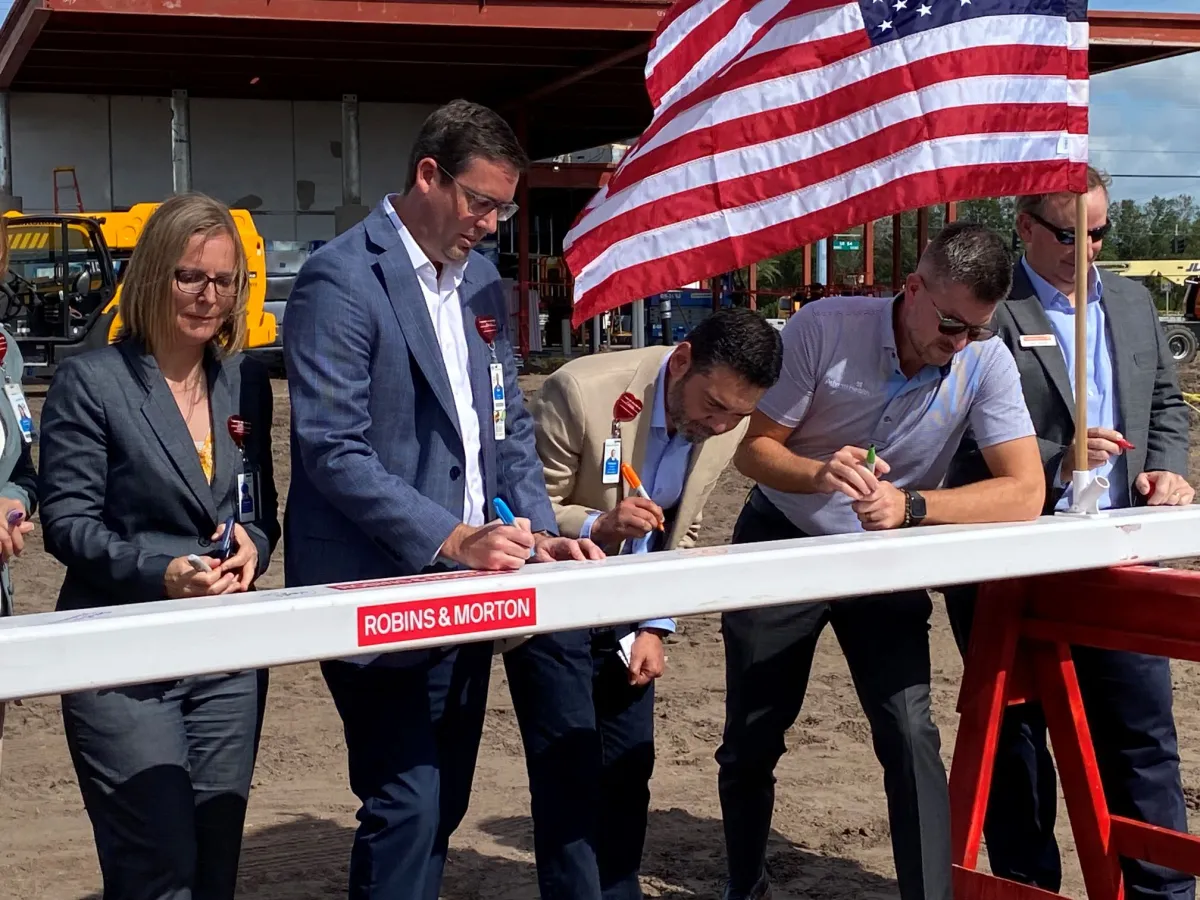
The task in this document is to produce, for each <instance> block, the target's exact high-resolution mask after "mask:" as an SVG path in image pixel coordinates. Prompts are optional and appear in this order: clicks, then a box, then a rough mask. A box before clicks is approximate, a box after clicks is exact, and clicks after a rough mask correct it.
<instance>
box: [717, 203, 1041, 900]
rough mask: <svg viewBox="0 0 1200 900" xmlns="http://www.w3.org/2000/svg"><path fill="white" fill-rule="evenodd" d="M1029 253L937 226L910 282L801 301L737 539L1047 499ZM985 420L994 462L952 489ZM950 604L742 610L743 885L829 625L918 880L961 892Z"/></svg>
mask: <svg viewBox="0 0 1200 900" xmlns="http://www.w3.org/2000/svg"><path fill="white" fill-rule="evenodd" d="M1011 267H1012V260H1011V258H1010V257H1009V254H1008V250H1007V248H1006V247H1005V243H1004V241H1003V239H1002V238H1001V237H1000V236H999V235H997V234H996V233H994V232H992V231H989V230H988V229H986V228H984V227H982V226H979V225H972V224H967V223H956V224H954V225H950V226H948V227H947V228H945V229H944V230H943V231H942V232H941V233H940V234H939V235H938V236H937V237H936V238H935V239H934V240H933V242H932V243H930V245H929V247H928V249H927V250H926V251H925V253H924V255H923V256H922V258H921V261H920V264H919V265H918V267H917V271H916V272H915V273H913V274H912V275H909V276H908V278H907V279H906V281H905V286H904V291H903V293H901V294H900V295H899V296H897V297H895V298H874V297H837V298H830V299H828V300H823V301H822V302H820V303H813V304H809V305H806V306H805V307H804V308H802V309H801V310H800V311H799V312H798V313H796V314H795V315H794V316H792V318H791V319H790V320H789V321H788V324H787V326H786V327H785V328H784V330H783V335H782V337H783V347H784V356H783V373H782V375H781V377H780V379H779V381H778V382H777V383H776V385H775V386H774V387H773V388H771V389H770V390H769V391H768V392H767V393H766V395H765V396H764V397H763V399H762V401H761V402H760V403H759V405H758V409H757V411H755V413H754V414H753V416H752V417H751V420H750V425H749V428H748V431H747V435H746V437H745V439H744V440H743V442H742V444H741V447H740V448H739V450H738V453H737V456H736V457H735V463H736V465H737V467H738V469H740V470H741V472H742V473H743V474H745V475H747V476H749V477H750V478H753V479H754V480H755V481H757V482H758V484H757V485H756V486H755V488H754V489H753V490H752V491H751V493H750V497H749V498H748V500H747V502H746V505H745V507H744V508H743V509H742V512H741V515H740V516H739V518H738V522H737V525H736V527H735V529H734V536H733V540H734V542H735V543H751V542H756V541H770V540H784V539H791V538H802V537H809V536H815V535H829V534H844V533H852V532H858V531H863V530H867V531H879V530H885V529H893V528H909V527H916V526H920V525H934V524H938V525H940V524H949V523H960V522H995V521H1015V520H1022V519H1032V518H1033V517H1035V516H1036V515H1037V514H1038V513H1039V512H1040V511H1041V506H1042V497H1043V494H1044V492H1045V485H1044V483H1043V478H1042V471H1041V462H1040V460H1039V457H1038V449H1037V441H1036V439H1035V438H1034V432H1033V425H1032V423H1031V422H1030V420H1029V412H1028V411H1027V410H1026V408H1025V401H1024V400H1023V399H1022V397H1021V385H1020V380H1019V378H1018V376H1017V370H1016V366H1015V365H1014V363H1013V358H1012V354H1011V353H1010V352H1009V350H1008V348H1007V347H1005V346H1004V344H1003V343H1001V342H1000V341H997V340H992V339H991V338H992V335H993V332H992V326H991V322H992V317H993V314H994V312H995V309H996V305H997V304H998V303H999V302H1000V301H1001V300H1003V299H1004V298H1005V297H1006V296H1008V292H1009V289H1010V287H1011V284H1012V268H1011ZM968 426H970V428H971V429H972V431H973V432H974V433H975V434H976V435H978V436H979V438H980V445H981V446H982V447H983V448H984V449H983V451H982V453H983V457H984V459H985V460H986V463H987V465H988V467H989V469H990V470H991V474H992V476H993V477H992V478H990V479H988V480H986V481H981V482H979V483H978V484H972V485H970V486H969V487H963V488H959V489H955V490H942V489H940V486H941V483H942V478H943V476H944V475H945V473H946V469H947V467H948V466H949V464H950V460H951V458H952V456H953V454H954V451H955V450H956V449H957V448H958V445H959V442H960V440H961V438H962V435H963V433H964V432H965V431H966V429H967V427H968ZM872 445H873V446H874V447H875V450H876V451H877V458H876V459H875V461H874V465H873V471H872V467H871V466H869V465H868V463H867V457H868V452H869V448H870V447H871V446H872ZM797 577H798V578H803V577H804V573H803V572H799V573H797ZM936 577H937V576H936V575H931V578H936ZM931 612H932V604H931V601H930V598H929V595H928V593H927V592H926V591H924V590H913V591H900V592H896V593H892V594H885V595H879V596H872V597H861V598H855V599H848V600H839V601H837V602H834V603H818V604H806V605H800V606H790V607H788V606H784V607H772V608H766V609H753V610H742V611H738V612H732V613H726V614H725V615H724V616H723V618H722V629H721V631H722V635H723V637H724V641H725V658H726V687H727V693H726V707H725V734H724V741H723V743H722V745H721V748H720V749H719V750H718V751H717V762H718V763H719V764H720V776H719V790H720V796H721V808H722V812H723V816H724V823H725V842H726V851H727V853H728V863H729V885H728V887H727V889H726V893H725V897H726V900H742V898H763V897H769V896H770V891H771V889H770V883H769V879H768V875H767V867H766V848H767V836H768V834H769V832H770V825H771V813H772V807H773V805H774V799H775V798H774V774H773V773H774V768H775V764H776V763H777V762H778V760H779V757H780V756H781V755H782V754H783V752H784V749H785V747H784V733H785V732H786V731H787V729H788V728H790V727H791V726H792V724H793V723H794V722H795V721H796V718H797V716H798V715H799V712H800V707H801V704H802V703H803V700H804V693H805V690H806V687H807V683H808V676H809V670H810V668H811V666H812V659H813V651H814V650H815V649H816V644H817V638H818V636H819V635H820V633H821V631H822V630H823V629H824V627H825V625H826V623H829V624H832V626H833V629H834V632H835V633H836V634H837V638H838V642H839V643H840V644H841V646H842V651H843V652H844V653H845V655H846V661H847V663H848V664H849V667H850V672H851V674H852V676H853V678H854V684H855V687H856V689H857V691H858V696H859V700H860V702H861V703H862V705H863V710H864V711H865V712H866V715H867V719H868V720H869V721H870V724H871V731H872V736H873V739H874V745H875V752H876V755H877V756H878V757H879V761H880V763H881V764H882V765H883V769H884V788H885V790H886V792H887V797H888V818H889V822H890V824H891V833H892V850H893V854H894V856H895V861H896V874H897V880H898V881H899V887H900V896H901V897H902V898H903V900H949V898H950V897H951V881H950V806H949V797H948V793H947V789H946V770H945V768H944V766H943V765H942V759H941V755H940V749H941V746H940V738H939V736H938V730H937V726H936V725H934V723H933V719H932V717H931V715H930V689H929V683H930V661H929V616H930V614H931Z"/></svg>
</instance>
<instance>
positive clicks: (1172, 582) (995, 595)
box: [950, 566, 1200, 900]
mask: <svg viewBox="0 0 1200 900" xmlns="http://www.w3.org/2000/svg"><path fill="white" fill-rule="evenodd" d="M978 604H979V605H978V607H977V609H976V612H975V625H974V627H973V628H972V629H971V645H970V649H969V651H968V653H967V662H966V667H965V670H964V672H963V681H962V687H961V689H960V692H959V701H958V712H959V726H958V737H957V739H956V740H955V746H954V763H953V765H952V767H951V770H950V807H951V814H950V818H951V823H952V859H953V862H954V896H955V897H956V898H958V900H1053V898H1056V897H1059V896H1060V895H1059V894H1054V893H1051V892H1050V891H1044V890H1041V889H1039V888H1034V887H1029V886H1027V885H1022V884H1016V883H1014V882H1011V881H1006V880H1004V879H1001V878H998V877H996V876H994V875H989V874H987V873H985V872H981V871H979V869H978V868H977V866H978V861H979V850H980V844H981V842H982V838H983V822H984V818H985V816H986V814H987V801H988V794H989V792H990V789H991V782H992V772H993V769H994V763H995V755H996V745H997V742H998V740H999V737H1000V723H1001V720H1002V718H1003V715H1004V710H1005V708H1006V707H1007V706H1009V705H1010V704H1014V703H1020V702H1023V701H1025V700H1039V701H1040V702H1041V704H1042V710H1043V712H1044V713H1045V716H1046V727H1047V729H1048V731H1049V734H1050V742H1051V745H1052V746H1053V748H1054V756H1055V760H1056V762H1057V765H1058V772H1059V776H1060V779H1061V781H1062V790H1063V796H1064V798H1065V799H1066V805H1067V814H1068V816H1069V817H1070V820H1071V830H1072V832H1073V834H1074V837H1075V849H1076V851H1077V853H1078V855H1079V865H1080V868H1081V869H1082V870H1083V881H1084V885H1085V886H1086V889H1087V896H1088V897H1089V898H1090V900H1123V898H1124V897H1125V896H1126V893H1125V886H1124V883H1123V877H1122V873H1121V863H1120V857H1122V856H1124V857H1129V858H1132V859H1140V860H1145V861H1147V862H1150V863H1154V864H1157V865H1160V866H1167V867H1169V868H1172V869H1177V870H1179V871H1182V872H1188V873H1192V874H1200V837H1197V836H1195V835H1187V834H1180V833H1179V832H1175V831H1171V830H1169V829H1166V828H1157V827H1155V826H1153V825H1147V824H1145V823H1142V822H1136V821H1134V820H1132V819H1127V818H1123V817H1121V816H1117V815H1113V814H1112V813H1111V812H1110V811H1109V808H1108V802H1107V801H1106V799H1105V796H1104V788H1103V787H1102V785H1101V783H1100V769H1099V766H1098V764H1097V762H1096V748H1095V746H1094V745H1093V743H1092V737H1091V733H1090V731H1089V729H1088V723H1087V717H1086V716H1085V714H1084V709H1083V700H1082V698H1081V696H1080V693H1079V679H1078V677H1077V676H1076V674H1075V665H1074V663H1073V662H1072V660H1071V645H1073V644H1082V645H1084V646H1089V647H1104V648H1106V649H1109V650H1127V651H1132V652H1135V653H1150V654H1154V655H1157V656H1166V657H1169V658H1171V659H1188V660H1195V661H1200V617H1198V616H1197V611H1200V573H1197V572H1184V571H1178V570H1172V569H1165V568H1156V567H1148V566H1130V567H1128V568H1116V569H1107V570H1101V571H1093V572H1077V573H1072V574H1069V575H1066V574H1064V575H1047V576H1043V577H1040V578H1027V579H1015V580H1012V581H1004V582H993V583H992V584H988V585H985V586H984V587H983V589H982V590H981V591H980V596H979V601H978Z"/></svg>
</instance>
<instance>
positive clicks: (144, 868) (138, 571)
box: [40, 194, 279, 900]
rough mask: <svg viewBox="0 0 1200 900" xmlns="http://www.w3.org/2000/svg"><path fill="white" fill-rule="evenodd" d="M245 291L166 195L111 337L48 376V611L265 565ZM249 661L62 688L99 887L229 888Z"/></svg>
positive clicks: (214, 227)
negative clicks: (177, 675) (54, 577)
mask: <svg viewBox="0 0 1200 900" xmlns="http://www.w3.org/2000/svg"><path fill="white" fill-rule="evenodd" d="M246 294H247V267H246V257H245V252H244V250H243V249H242V244H241V242H240V241H239V240H238V236H237V231H236V228H235V226H234V223H233V220H232V218H231V217H230V215H229V211H228V209H226V208H225V207H224V206H223V205H221V204H220V203H218V202H217V201H215V200H212V199H210V198H208V197H205V196H203V195H199V194H184V195H180V196H176V197H172V198H171V199H169V200H167V201H166V202H165V203H163V204H162V205H161V206H159V207H158V209H156V210H155V212H154V214H153V215H152V216H151V217H150V219H149V221H147V223H146V228H145V231H144V232H143V234H142V237H141V239H140V241H139V242H138V244H137V247H136V248H135V250H134V252H133V256H132V257H131V259H130V261H129V265H128V268H127V270H126V274H125V279H124V287H123V288H122V297H121V319H122V322H123V326H122V330H121V333H120V335H119V337H118V340H117V342H116V343H115V344H113V345H112V346H110V347H105V348H103V349H100V350H95V351H92V352H89V353H85V354H82V355H80V356H76V357H73V358H70V359H68V360H66V361H65V362H64V363H63V365H62V366H60V367H59V369H58V371H57V372H56V374H55V377H54V381H53V383H52V384H51V386H50V391H49V394H48V395H47V398H46V405H45V408H44V409H43V412H42V438H41V440H42V449H41V480H40V488H41V491H40V493H41V500H42V513H41V514H42V527H43V529H44V531H45V543H46V549H47V550H48V551H50V553H52V554H53V555H54V556H55V557H56V558H57V559H58V560H59V561H60V562H62V563H64V564H65V565H66V567H67V575H66V580H65V581H64V583H63V586H62V590H61V592H60V593H59V599H58V608H59V609H60V610H71V609H85V608H88V607H95V606H109V605H115V604H121V603H144V602H153V601H157V600H165V599H180V598H190V597H205V596H213V595H221V594H231V593H236V592H240V591H245V590H248V589H250V588H251V587H252V585H253V583H254V580H255V579H256V578H257V577H258V576H259V575H261V574H262V573H263V572H264V571H265V570H266V568H267V564H268V561H269V560H270V557H271V553H272V551H273V550H274V548H275V544H276V542H277V541H278V539H279V522H278V510H277V502H276V494H275V487H274V482H273V477H272V468H271V416H272V402H271V385H270V381H269V380H268V378H267V374H266V370H265V369H264V368H263V367H262V366H261V365H260V364H258V363H256V362H254V361H253V360H251V359H249V358H247V357H245V356H243V355H241V354H240V352H239V351H240V350H241V349H242V346H243V344H244V341H245V334H246V316H245V308H246ZM227 523H233V524H232V540H231V541H226V525H227ZM226 544H228V547H227V548H226ZM223 550H225V551H226V552H227V554H228V555H227V556H226V553H225V552H223ZM145 652H147V653H163V652H170V651H169V649H168V648H162V647H153V646H147V647H146V648H145ZM264 674H265V673H262V674H260V673H256V672H254V671H248V672H233V673H226V674H221V675H198V676H193V677H188V678H181V679H178V680H175V681H169V682H162V683H157V684H145V685H139V686H135V687H128V688H117V689H112V690H102V691H83V692H80V693H77V694H71V695H67V696H64V697H63V698H62V711H63V722H64V725H65V727H66V733H67V743H68V746H69V748H70V751H71V758H72V761H73V762H74V764H75V771H76V774H77V775H78V778H79V785H80V790H81V792H82V794H83V799H84V804H85V805H86V807H87V811H88V815H89V817H90V818H91V820H92V830H93V832H94V834H95V839H96V849H97V852H98V854H99V857H100V868H101V870H102V872H103V875H104V898H105V900H134V898H136V900H168V898H169V900H229V898H232V897H233V891H234V883H235V881H236V877H237V864H238V856H239V853H240V849H241V837H242V825H243V821H244V818H245V812H246V799H247V796H248V794H249V791H250V778H251V774H252V772H253V768H254V758H255V748H256V743H257V731H258V727H259V723H260V722H261V718H260V717H261V714H262V710H261V699H260V689H259V685H260V683H261V682H260V678H262V677H263V675H264ZM262 695H263V696H265V686H264V689H263V691H262Z"/></svg>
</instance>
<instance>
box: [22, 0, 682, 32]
mask: <svg viewBox="0 0 1200 900" xmlns="http://www.w3.org/2000/svg"><path fill="white" fill-rule="evenodd" d="M35 2H36V3H39V4H40V6H41V7H42V8H43V9H46V10H49V11H51V12H53V13H63V14H69V13H118V14H119V13H128V14H135V15H160V16H185V17H186V16H218V17H223V18H235V19H268V20H270V19H276V20H287V21H308V22H363V23H369V24H375V25H484V26H490V27H493V28H562V29H573V30H581V31H589V30H597V31H647V32H652V31H654V30H655V29H657V28H658V23H659V20H661V19H662V17H663V15H664V13H665V12H666V10H667V8H668V7H669V6H670V3H669V2H664V0H173V2H170V3H164V2H162V0H35Z"/></svg>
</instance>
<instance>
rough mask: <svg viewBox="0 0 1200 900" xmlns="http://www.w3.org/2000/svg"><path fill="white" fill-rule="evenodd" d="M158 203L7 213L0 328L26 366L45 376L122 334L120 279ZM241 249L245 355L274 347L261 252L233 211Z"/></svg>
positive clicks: (243, 215) (240, 213) (258, 239)
mask: <svg viewBox="0 0 1200 900" xmlns="http://www.w3.org/2000/svg"><path fill="white" fill-rule="evenodd" d="M157 206H158V204H157V203H139V204H137V205H136V206H133V207H132V208H130V209H129V211H128V212H83V213H78V214H71V215H46V216H37V215H28V216H27V215H23V214H21V213H17V212H7V213H5V216H6V217H7V218H8V234H9V251H10V252H9V271H8V277H7V279H6V282H5V283H4V284H3V285H0V287H2V290H0V305H2V307H3V308H0V322H4V323H5V324H6V325H7V326H8V327H9V329H10V330H11V331H12V332H13V333H14V334H15V336H16V338H17V343H18V344H19V345H20V347H21V353H22V355H23V356H24V358H25V364H26V366H27V367H29V369H30V370H36V372H37V374H40V375H48V374H50V373H51V372H52V371H53V369H54V367H55V365H56V364H57V363H58V362H59V361H60V360H62V359H63V358H65V357H67V356H71V355H72V354H75V353H79V352H82V351H84V350H89V349H92V348H94V347H102V346H104V345H105V344H107V343H111V342H112V341H113V340H114V339H115V338H116V336H117V333H118V331H119V330H120V327H121V319H120V309H119V307H120V299H121V276H122V275H123V274H124V267H125V264H126V263H127V262H128V261H129V257H130V256H131V255H132V254H133V248H134V247H135V246H136V244H137V241H138V239H139V238H140V237H141V234H142V229H143V228H144V227H145V225H146V220H147V219H149V218H150V214H151V213H152V212H154V210H155V208H156V207H157ZM232 212H233V220H234V222H235V224H236V225H237V229H238V235H239V237H240V238H241V241H242V245H243V246H244V247H245V250H246V261H247V266H248V274H249V282H250V295H249V298H248V301H247V304H246V319H247V321H246V324H247V349H250V348H254V347H265V346H269V345H270V344H273V343H274V341H275V331H276V322H275V317H274V316H273V315H272V314H271V313H268V312H266V310H265V309H264V302H265V300H266V292H267V271H266V252H265V247H264V243H263V239H262V236H261V235H260V234H259V233H258V229H257V228H256V227H255V225H254V219H253V218H252V217H251V215H250V213H249V212H247V211H246V210H242V209H238V210H233V211H232Z"/></svg>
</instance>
